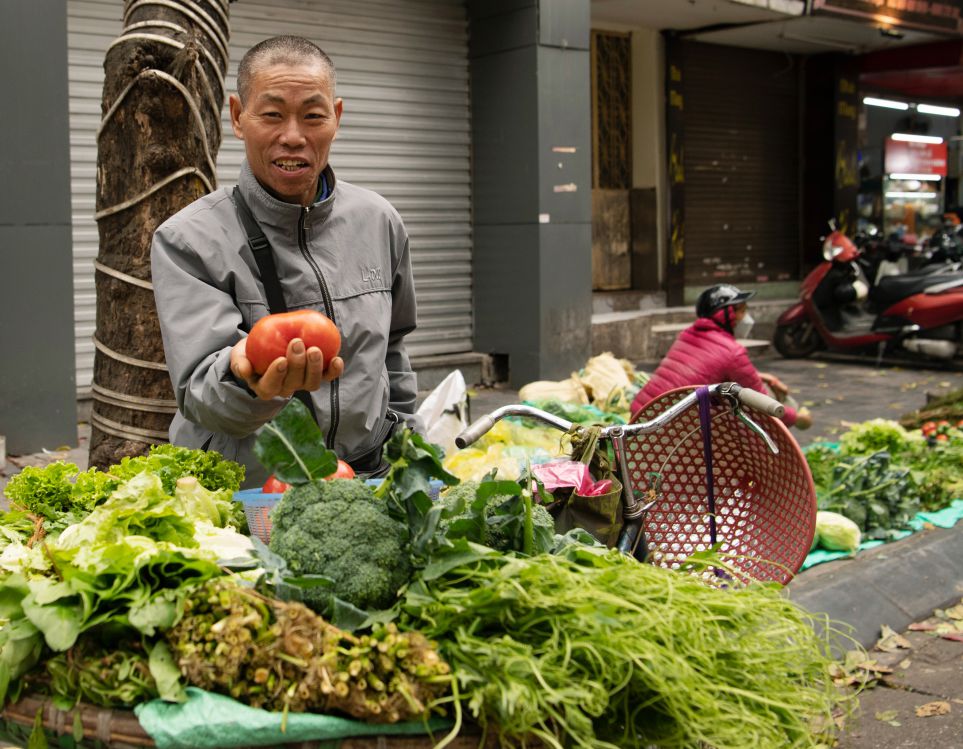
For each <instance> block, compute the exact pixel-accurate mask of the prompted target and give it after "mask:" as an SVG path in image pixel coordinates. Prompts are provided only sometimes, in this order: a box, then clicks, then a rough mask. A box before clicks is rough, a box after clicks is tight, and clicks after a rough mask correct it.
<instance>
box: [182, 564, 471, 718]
mask: <svg viewBox="0 0 963 749" xmlns="http://www.w3.org/2000/svg"><path fill="white" fill-rule="evenodd" d="M185 608H186V610H185V614H184V617H183V618H182V619H181V620H180V621H179V622H178V624H177V625H176V626H175V627H174V628H173V629H171V630H170V631H169V632H168V634H167V638H168V641H169V642H170V644H171V647H172V648H173V651H174V656H175V658H176V660H177V664H178V666H179V667H180V669H181V671H182V673H183V674H184V675H185V677H186V678H187V680H188V681H189V682H190V683H191V684H194V685H195V686H199V687H202V688H204V689H207V690H210V691H216V692H222V693H225V694H229V695H230V696H232V697H234V698H235V699H238V700H240V701H242V702H244V703H246V704H248V705H251V706H253V707H263V708H265V709H268V710H280V711H284V712H285V713H286V712H287V711H289V710H290V711H293V712H308V711H310V712H331V711H338V712H343V713H346V714H348V715H351V716H353V717H355V718H360V719H362V720H366V721H369V722H372V723H396V722H398V721H400V720H405V719H408V718H415V717H423V716H425V715H426V714H427V713H428V711H429V709H430V708H431V707H432V705H433V704H434V703H435V702H436V701H437V700H439V699H440V698H441V697H443V696H444V695H445V694H446V693H448V692H449V691H450V686H451V683H452V679H451V676H450V669H449V666H448V664H447V663H445V662H444V661H443V660H442V659H441V657H440V656H439V655H438V652H437V650H436V649H435V647H434V645H433V643H430V642H429V641H428V640H427V639H426V638H425V637H424V636H422V635H421V634H419V633H417V632H404V633H403V632H399V631H398V629H397V627H395V626H394V625H393V624H382V625H375V627H374V628H373V629H372V631H371V632H369V633H367V634H363V635H353V634H351V633H348V632H345V631H343V630H340V629H338V628H336V627H334V626H332V625H331V624H329V623H328V622H326V621H325V620H324V619H322V618H321V617H320V616H318V615H317V614H315V613H314V612H313V611H311V610H310V609H309V608H307V607H306V606H305V605H304V604H301V603H296V602H291V603H283V602H281V601H278V600H276V599H272V598H267V597H264V596H262V595H259V594H258V593H256V592H254V591H253V590H251V589H249V588H246V587H244V586H242V585H238V584H237V583H236V582H235V581H233V580H231V579H229V578H222V579H220V580H214V581H211V582H208V583H207V584H206V585H204V586H201V587H199V588H197V589H196V590H195V591H194V592H193V593H192V595H191V596H190V597H189V598H188V599H187V601H186V606H185Z"/></svg>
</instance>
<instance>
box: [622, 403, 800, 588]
mask: <svg viewBox="0 0 963 749" xmlns="http://www.w3.org/2000/svg"><path fill="white" fill-rule="evenodd" d="M693 389H694V388H680V389H677V390H672V391H669V392H668V393H665V394H663V395H661V396H659V397H658V398H656V399H654V400H652V401H650V402H649V403H648V404H647V405H646V406H645V407H644V408H643V409H642V410H641V411H640V413H639V414H638V415H637V417H636V419H635V421H644V420H648V419H651V418H653V417H655V416H657V415H659V414H660V413H662V412H664V411H665V410H666V409H667V408H669V407H670V406H671V405H672V404H673V403H675V402H676V401H678V400H680V399H681V398H682V397H683V396H685V395H687V394H688V393H690V392H691V391H692V390H693ZM747 413H748V414H749V415H750V416H751V417H752V420H753V421H755V422H756V423H757V424H759V425H760V426H761V427H762V429H763V430H765V432H766V433H767V434H768V435H769V436H770V437H771V438H772V441H773V442H774V443H775V444H776V446H777V447H778V448H779V454H778V455H773V454H772V453H771V452H770V451H769V449H768V447H766V444H765V443H764V442H763V440H762V438H760V437H759V436H758V435H757V434H755V433H754V432H753V431H752V430H751V429H749V427H747V426H746V425H745V424H744V423H742V422H741V421H740V420H739V419H738V418H737V417H736V416H734V415H733V414H732V410H731V408H730V407H729V406H727V405H724V404H716V405H713V406H712V410H711V416H712V428H711V434H712V463H713V466H712V468H713V481H714V483H713V487H714V492H715V506H716V539H717V541H718V542H721V543H722V546H721V552H723V553H725V554H732V555H734V557H733V558H732V559H730V560H728V561H729V563H730V564H731V566H732V567H734V568H735V569H736V570H737V571H738V572H739V573H741V574H743V575H745V576H746V577H747V578H752V579H754V580H760V581H776V582H779V583H782V584H785V583H788V582H789V581H790V580H791V579H792V577H793V575H795V574H796V572H798V571H799V568H800V567H801V566H802V563H803V560H804V559H805V558H806V554H808V553H809V549H810V546H811V544H812V539H813V533H814V532H815V530H816V492H815V489H814V488H813V480H812V475H811V474H810V472H809V466H808V465H807V463H806V458H805V457H804V456H803V453H802V450H800V449H799V445H798V444H797V443H796V440H795V439H793V437H792V435H791V434H790V433H789V430H788V429H787V428H786V426H785V425H784V424H783V423H782V422H781V421H778V420H777V419H774V418H772V417H770V416H767V415H765V414H763V413H761V412H759V411H753V410H751V409H747ZM626 463H627V465H628V469H629V474H630V476H631V477H632V483H633V485H634V487H635V488H636V494H637V495H640V494H641V492H640V488H644V487H645V486H647V485H648V483H647V482H648V479H647V477H646V474H647V473H649V472H658V473H660V474H661V476H662V484H661V488H662V499H661V501H659V502H658V503H657V504H655V505H654V506H653V507H652V508H651V509H650V510H649V511H648V513H647V515H646V518H645V524H644V529H645V538H646V543H647V544H648V547H649V559H650V561H651V562H652V563H654V564H657V565H660V566H662V567H670V568H675V567H678V566H679V564H680V563H681V562H682V561H683V560H685V558H686V557H688V556H689V555H690V554H692V553H693V552H696V551H702V550H705V549H708V548H709V547H710V546H711V542H710V535H709V534H710V531H709V522H708V517H709V508H708V504H707V497H706V475H705V471H706V462H705V455H704V452H703V443H702V432H701V430H700V427H699V410H698V409H697V408H690V409H689V410H688V411H686V412H685V413H684V414H682V415H681V416H679V417H678V418H677V419H675V420H674V421H672V423H670V424H669V425H668V426H666V427H664V428H662V429H660V430H659V431H656V432H653V433H651V434H645V435H639V436H635V437H630V438H628V439H627V440H626ZM639 498H640V499H643V497H642V496H639Z"/></svg>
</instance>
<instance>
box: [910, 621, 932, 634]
mask: <svg viewBox="0 0 963 749" xmlns="http://www.w3.org/2000/svg"><path fill="white" fill-rule="evenodd" d="M909 629H910V630H911V631H913V632H933V631H934V630H935V629H936V625H935V624H930V623H929V622H913V623H912V624H910V625H909Z"/></svg>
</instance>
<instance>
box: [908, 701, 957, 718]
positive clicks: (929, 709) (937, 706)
mask: <svg viewBox="0 0 963 749" xmlns="http://www.w3.org/2000/svg"><path fill="white" fill-rule="evenodd" d="M949 711H950V703H949V702H943V701H938V702H927V703H926V704H925V705H920V706H919V707H917V708H916V717H917V718H931V717H933V716H934V715H946V714H947V713H948V712H949Z"/></svg>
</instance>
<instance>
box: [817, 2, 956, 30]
mask: <svg viewBox="0 0 963 749" xmlns="http://www.w3.org/2000/svg"><path fill="white" fill-rule="evenodd" d="M810 1H811V5H810V9H811V10H810V12H811V14H812V15H836V16H848V17H850V18H862V19H865V20H867V21H872V22H874V23H877V24H880V23H882V24H886V25H888V26H896V27H905V28H910V29H921V30H924V31H942V32H944V33H945V32H951V33H954V34H961V35H963V20H961V17H963V0H810Z"/></svg>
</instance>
